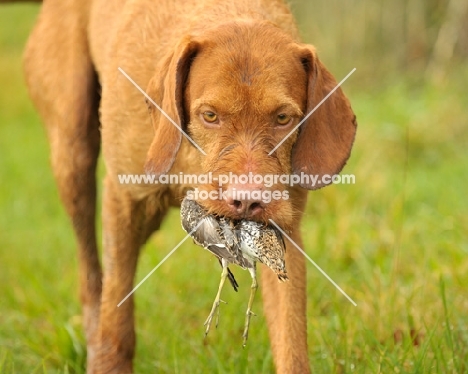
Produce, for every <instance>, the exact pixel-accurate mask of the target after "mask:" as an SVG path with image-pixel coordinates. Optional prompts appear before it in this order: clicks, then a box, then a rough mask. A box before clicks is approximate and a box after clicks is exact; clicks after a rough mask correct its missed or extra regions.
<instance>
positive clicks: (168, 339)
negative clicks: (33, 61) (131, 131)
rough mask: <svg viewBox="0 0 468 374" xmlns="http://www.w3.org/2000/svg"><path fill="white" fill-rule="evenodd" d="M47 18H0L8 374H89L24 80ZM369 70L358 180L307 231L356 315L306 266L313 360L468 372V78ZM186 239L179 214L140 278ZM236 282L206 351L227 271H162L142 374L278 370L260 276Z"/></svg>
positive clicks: (2, 329) (354, 164)
mask: <svg viewBox="0 0 468 374" xmlns="http://www.w3.org/2000/svg"><path fill="white" fill-rule="evenodd" d="M36 9H37V7H36V6H32V5H20V6H5V7H2V8H0V25H1V26H0V83H1V86H0V87H1V90H0V209H1V214H0V228H1V229H0V248H1V249H0V295H1V296H0V316H1V317H0V318H1V325H0V372H1V373H73V372H77V373H81V372H83V367H84V364H83V363H84V359H85V348H84V339H83V335H82V330H81V318H80V306H79V303H78V296H77V279H78V277H77V260H76V253H75V246H74V239H73V234H72V231H71V228H70V225H69V222H68V219H67V217H66V215H65V213H64V211H63V209H62V207H61V205H60V202H59V199H58V197H57V192H56V189H55V185H54V182H53V178H52V174H51V171H50V168H49V165H48V146H47V142H46V139H45V133H44V131H43V129H42V127H41V124H40V120H39V118H38V116H37V115H36V113H35V111H34V109H33V107H32V105H31V103H30V101H29V99H28V97H27V93H26V89H25V86H24V83H23V77H22V71H21V53H22V50H23V47H24V43H25V40H26V37H27V34H28V32H29V30H30V28H31V27H32V24H33V20H34V17H35V14H36ZM359 74H360V73H359V69H358V71H357V72H356V73H355V75H354V76H353V77H352V78H351V79H350V80H349V82H347V83H346V84H345V90H346V91H347V93H348V95H349V96H350V98H351V100H352V103H353V107H354V109H355V111H356V114H357V116H358V120H359V131H358V136H357V139H356V144H355V148H354V151H353V154H352V157H351V159H350V161H349V163H348V165H347V167H346V168H345V171H344V172H345V173H354V174H355V175H356V184H355V185H352V186H344V185H339V186H338V185H336V186H331V187H327V188H325V189H323V190H319V191H316V192H312V193H310V195H309V204H308V207H307V211H306V215H305V219H304V222H303V224H302V231H303V234H304V243H305V249H306V251H307V252H308V253H309V255H310V256H311V257H312V258H313V259H314V260H315V261H316V262H317V263H319V264H320V266H321V267H322V268H323V269H325V271H327V272H328V274H329V275H330V276H331V277H332V278H333V279H334V280H335V281H336V282H337V283H338V284H339V285H341V286H342V287H343V288H344V289H345V290H346V292H347V293H348V294H349V295H350V296H351V297H352V298H353V299H354V300H355V301H356V302H357V304H358V306H357V307H353V306H352V305H351V304H350V303H349V302H348V301H347V300H346V299H345V298H344V297H343V296H342V295H341V294H340V293H339V292H338V291H337V290H335V289H334V288H333V286H332V285H331V284H330V283H328V281H326V280H325V279H324V278H323V277H322V276H321V275H320V274H319V273H318V272H317V271H316V270H315V269H314V268H313V267H312V266H311V265H310V266H308V296H309V298H308V324H309V355H310V361H311V363H312V364H313V366H314V368H316V372H317V373H467V372H468V364H467V363H468V316H467V310H468V298H467V287H468V241H467V227H468V214H467V213H466V212H467V211H468V201H467V198H466V191H467V188H466V186H467V185H468V174H467V165H468V155H467V148H466V145H467V144H468V126H467V125H468V112H467V110H466V103H468V91H467V89H466V85H465V84H464V82H467V81H468V70H467V69H466V68H464V69H462V68H460V69H458V70H456V71H453V72H452V73H451V75H450V76H449V78H448V79H447V80H446V81H445V83H443V84H442V85H440V86H433V85H431V84H429V83H425V82H424V81H423V80H422V79H417V78H418V77H415V76H413V77H411V78H409V77H405V76H402V75H400V76H397V75H395V76H385V77H382V79H381V80H378V81H376V82H374V83H375V85H374V86H369V85H361V84H360V82H362V77H360V75H359ZM413 74H414V72H413ZM337 75H338V74H337ZM415 78H416V79H415ZM380 82H386V84H384V85H383V86H381V87H379V86H378V84H379V83H380ZM183 237H184V233H183V232H182V230H181V229H180V224H179V222H178V213H177V211H173V212H171V214H170V216H169V218H168V219H167V220H166V221H165V223H164V226H163V228H162V230H161V231H160V232H159V233H158V234H156V235H155V236H154V237H153V239H152V240H151V241H150V243H149V244H148V245H147V246H146V248H145V250H144V251H143V254H142V256H141V261H140V263H139V269H138V274H137V280H140V279H142V278H143V277H144V276H145V275H146V274H147V273H148V272H149V271H150V270H151V269H152V268H153V267H154V266H155V265H156V264H157V263H158V262H159V261H160V260H161V259H162V258H163V257H164V256H165V254H166V253H167V252H169V251H170V250H171V249H172V248H173V247H174V246H175V245H176V244H177V243H178V242H179V241H180V240H181V239H182V238H183ZM235 272H236V275H237V277H238V278H239V283H240V284H241V289H240V292H239V293H237V294H236V293H234V292H232V291H230V290H229V289H226V291H225V295H224V299H226V300H228V301H229V304H227V305H223V306H222V311H221V313H222V315H221V321H220V327H219V328H218V330H213V331H212V332H211V333H210V335H209V337H208V339H207V341H205V342H204V341H203V321H204V319H205V318H206V316H207V314H208V312H209V309H210V306H211V302H212V298H213V297H214V293H215V290H216V287H217V282H218V277H219V265H218V264H217V262H216V261H215V260H214V259H213V258H212V257H211V256H210V255H209V254H208V253H207V252H206V251H203V250H201V249H200V248H199V247H195V246H194V245H193V244H191V243H186V244H184V245H183V246H182V247H181V248H180V249H179V250H178V251H177V253H176V254H175V255H174V256H173V257H171V258H170V259H169V260H168V261H167V262H166V263H165V264H164V265H163V266H162V267H161V268H160V269H158V270H157V272H156V273H154V274H153V276H152V277H151V278H150V279H149V280H148V281H147V282H146V283H145V284H144V285H143V286H142V287H141V288H140V289H139V290H138V292H137V293H136V304H137V334H138V346H137V355H136V360H135V368H136V372H137V373H151V372H162V373H207V372H215V373H271V372H272V371H273V364H272V357H271V353H270V350H269V345H268V336H267V329H266V324H265V319H264V318H263V316H262V313H261V311H262V304H261V300H260V298H258V300H257V301H256V304H255V310H256V311H257V312H258V317H256V318H255V319H254V320H253V322H252V327H251V335H250V337H249V344H248V346H247V348H246V349H242V347H241V343H242V341H241V334H242V326H243V313H244V309H245V304H246V301H247V297H248V286H247V285H248V284H249V276H248V274H247V273H246V272H242V271H240V270H235ZM416 343H417V344H416Z"/></svg>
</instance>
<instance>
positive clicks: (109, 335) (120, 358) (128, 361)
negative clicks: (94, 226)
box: [87, 177, 146, 374]
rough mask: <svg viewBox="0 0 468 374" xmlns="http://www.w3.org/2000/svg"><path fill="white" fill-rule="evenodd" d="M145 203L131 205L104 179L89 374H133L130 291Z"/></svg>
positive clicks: (122, 192) (125, 194) (126, 196)
mask: <svg viewBox="0 0 468 374" xmlns="http://www.w3.org/2000/svg"><path fill="white" fill-rule="evenodd" d="M145 210H146V201H145V200H143V201H138V202H137V201H134V200H132V199H131V197H130V196H129V194H128V192H127V191H126V190H124V189H122V187H120V186H118V185H116V184H115V182H114V181H113V180H112V179H111V178H109V177H107V178H106V180H105V186H104V199H103V236H104V237H103V241H104V252H103V265H104V266H103V267H104V270H103V271H104V277H103V287H102V300H101V312H100V321H99V331H98V334H97V335H96V339H95V340H94V341H93V342H92V344H91V346H92V347H93V348H94V349H95V350H96V352H95V353H96V354H95V359H94V360H93V362H88V370H87V372H88V374H89V373H92V374H108V373H119V374H127V373H132V359H133V355H134V349H135V330H134V316H133V308H134V304H133V297H132V296H130V297H129V298H128V299H127V300H125V302H123V303H122V304H121V305H120V306H118V304H119V303H120V302H121V301H122V300H123V299H124V298H125V297H126V296H127V295H128V294H129V293H130V292H131V291H132V288H133V280H134V276H135V270H136V265H137V259H138V253H139V249H140V246H141V244H142V243H143V241H144V240H145V234H146V232H145V217H146V214H145Z"/></svg>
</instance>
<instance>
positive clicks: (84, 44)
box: [25, 0, 356, 374]
mask: <svg viewBox="0 0 468 374" xmlns="http://www.w3.org/2000/svg"><path fill="white" fill-rule="evenodd" d="M119 67H121V68H122V69H123V70H124V71H125V72H127V73H128V74H129V75H130V76H131V77H132V78H133V79H134V80H135V82H136V83H137V84H138V85H139V86H140V87H143V89H145V90H146V92H147V93H148V94H149V95H150V97H151V98H152V99H153V100H154V101H155V102H156V103H158V104H159V105H160V106H161V107H162V109H163V110H164V111H165V112H166V113H167V114H168V115H169V117H171V118H172V119H173V120H174V121H175V122H176V123H178V124H180V126H181V127H182V128H183V129H184V131H186V132H187V133H188V134H189V135H190V136H191V137H192V138H193V140H194V141H195V142H196V143H197V144H198V145H199V146H200V147H201V148H202V149H203V150H204V151H205V152H206V156H204V155H203V154H202V153H201V152H200V151H199V150H198V149H197V148H196V147H195V146H193V145H192V144H191V143H190V142H189V141H187V139H186V138H185V137H184V136H182V134H181V132H180V131H179V130H178V129H177V128H176V127H175V126H174V125H173V124H172V123H171V122H170V121H169V120H168V119H167V118H166V117H165V116H163V115H162V114H161V112H160V111H159V110H158V109H156V108H155V107H154V106H153V105H152V104H151V103H150V104H149V109H150V115H148V107H147V106H146V105H145V101H144V97H143V96H142V94H141V93H140V92H138V90H137V89H136V88H135V87H134V86H133V85H132V84H131V83H130V82H129V80H128V79H127V78H126V77H124V76H123V74H122V73H121V72H120V71H119V70H118V68H119ZM25 70H26V76H27V83H28V86H29V90H30V94H31V97H32V99H33V100H34V102H35V104H36V106H37V108H38V110H39V112H40V114H41V116H42V118H43V120H44V122H45V124H46V127H47V132H48V137H49V140H50V147H51V159H52V166H53V169H54V174H55V177H56V180H57V184H58V187H59V191H60V195H61V198H62V200H63V203H64V205H65V207H66V209H67V212H68V214H69V215H70V217H71V220H72V223H73V227H74V229H75V232H76V236H77V240H78V247H79V259H80V284H81V300H82V303H83V313H84V321H85V329H86V337H87V349H88V363H87V365H88V366H87V370H88V373H130V372H132V358H133V355H134V346H135V333H134V317H133V300H132V297H130V298H129V299H128V300H127V301H126V302H125V303H123V304H122V305H121V306H120V307H119V308H117V304H118V303H119V302H120V301H121V300H122V299H123V298H124V297H125V296H126V295H127V294H128V293H129V292H130V291H131V290H132V288H133V281H134V274H135V268H136V264H137V259H138V253H139V249H140V247H141V245H142V244H143V243H144V242H145V241H146V240H147V239H148V237H149V236H150V235H151V233H153V232H154V231H155V230H157V229H158V227H159V226H160V223H161V221H162V219H163V218H164V215H165V213H166V211H167V210H168V208H169V206H170V205H174V204H177V203H180V200H181V199H182V197H183V192H184V187H183V186H180V185H161V184H148V185H135V184H134V185H130V184H129V185H122V184H120V183H119V179H118V177H117V176H118V175H119V174H144V173H145V172H148V173H152V174H155V175H160V174H163V173H169V172H170V173H171V174H178V173H179V172H184V173H192V174H199V173H208V172H213V173H214V174H215V175H216V174H222V173H228V172H233V173H235V174H237V175H240V174H248V173H249V172H252V173H254V174H260V175H265V174H276V175H277V174H291V173H296V174H298V173H300V172H305V173H307V174H315V175H320V176H321V175H324V174H335V173H338V172H339V171H340V170H341V168H342V167H343V165H344V164H345V162H346V160H347V158H348V157H349V154H350V149H351V146H352V143H353V139H354V134H355V128H356V122H355V116H354V114H353V112H352V110H351V108H350V105H349V103H348V100H347V99H346V98H345V96H344V95H343V93H342V91H341V90H340V89H338V90H337V91H336V92H335V93H334V94H333V95H332V96H331V97H330V98H329V99H328V100H327V101H326V102H325V103H324V104H323V105H322V106H321V107H320V108H319V109H318V110H317V111H316V112H315V113H314V114H313V115H312V116H311V117H310V118H309V119H308V120H307V121H306V122H305V123H304V124H303V125H302V126H301V127H300V129H299V130H297V131H295V132H294V133H293V134H292V135H291V136H290V137H288V138H287V140H286V141H285V142H284V143H283V144H282V145H281V146H280V147H279V148H278V149H277V150H276V151H275V152H274V153H272V154H271V155H270V156H269V155H268V153H269V152H270V151H271V150H272V149H273V148H274V147H275V146H276V145H277V144H278V143H279V142H280V141H281V140H282V139H283V138H285V137H286V135H287V134H288V133H289V132H290V131H291V130H292V129H293V128H294V126H296V125H297V124H298V122H299V121H300V120H301V118H302V117H303V116H304V115H305V114H307V113H308V112H309V111H310V110H311V109H312V108H313V107H314V106H315V105H317V104H318V102H319V101H320V100H321V99H322V98H323V97H324V96H325V95H326V94H327V93H328V92H330V90H331V89H333V88H334V86H335V85H336V81H335V80H334V78H333V77H332V76H331V74H330V73H329V72H328V71H327V70H326V69H325V68H324V67H323V65H322V64H321V63H320V61H319V60H318V58H317V56H316V53H315V50H314V48H313V47H312V46H309V45H304V44H301V43H300V42H299V40H298V33H297V30H296V26H295V24H294V21H293V18H292V16H291V14H290V11H289V10H288V8H287V7H286V6H285V4H283V2H282V1H280V0H258V1H248V0H240V1H227V0H226V1H220V0H202V1H199V0H197V1H195V0H192V1H182V0H177V1H174V0H160V1H150V0H133V1H125V0H121V1H115V2H109V1H105V0H92V1H91V0H84V1H83V0H48V1H46V2H45V3H44V4H43V7H42V10H41V13H40V16H39V19H38V22H37V25H36V27H35V29H34V31H33V33H32V35H31V37H30V39H29V42H28V45H27V49H26V55H25ZM99 93H101V95H99ZM100 130H101V131H100ZM101 142H102V146H103V156H104V161H105V165H106V170H107V175H106V178H105V182H104V183H105V185H104V199H103V200H104V202H103V213H102V217H103V226H104V256H103V262H104V264H103V265H104V271H102V270H101V266H100V263H99V259H98V251H97V244H96V232H95V225H94V219H95V210H96V178H95V172H96V162H97V158H98V155H99V152H100V144H101ZM198 187H200V188H201V187H203V188H205V189H208V190H218V187H219V186H218V183H212V184H208V185H205V186H198ZM236 187H239V186H237V185H236V184H235V183H231V184H229V185H225V186H223V188H224V190H225V191H227V192H228V194H227V196H228V197H227V198H226V199H218V200H213V201H211V200H209V201H205V202H203V204H204V205H205V207H206V208H207V209H209V210H210V211H211V212H214V213H217V214H220V215H226V216H228V217H230V218H249V219H254V220H259V221H267V220H268V219H273V220H274V221H275V222H276V223H277V224H279V225H280V226H281V227H282V228H283V229H285V230H287V231H289V232H291V236H292V238H293V239H294V240H295V241H296V243H298V244H299V245H301V238H300V234H299V224H298V223H299V221H300V218H301V215H302V212H303V210H304V206H305V203H306V195H307V190H306V189H313V188H316V186H313V185H312V184H311V183H306V182H305V183H302V185H301V186H294V187H287V186H284V185H282V184H279V183H277V184H275V185H274V186H272V187H269V188H268V189H270V190H280V191H288V193H289V197H290V198H289V200H273V201H272V202H271V203H269V204H266V203H264V202H262V201H257V200H252V199H240V200H239V199H235V198H233V195H232V194H231V192H232V191H233V190H234V188H236ZM243 189H247V190H249V191H254V190H262V191H264V190H267V188H266V187H265V186H261V185H258V184H248V185H246V186H243ZM286 263H287V266H288V275H289V278H290V281H289V282H288V283H286V284H280V283H278V281H277V279H276V277H275V275H274V274H273V273H272V272H269V271H266V272H264V274H263V284H262V291H263V300H264V310H265V312H266V318H267V321H268V326H269V332H270V338H271V345H272V350H273V355H274V362H275V365H276V368H277V371H278V372H280V373H301V374H302V373H307V372H309V362H308V354H307V339H306V283H305V279H306V273H305V272H306V269H305V260H304V257H303V256H302V255H301V254H300V253H299V252H298V251H297V250H296V249H295V248H294V247H293V246H291V245H290V243H287V252H286Z"/></svg>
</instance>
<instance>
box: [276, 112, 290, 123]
mask: <svg viewBox="0 0 468 374" xmlns="http://www.w3.org/2000/svg"><path fill="white" fill-rule="evenodd" d="M289 122H291V116H288V115H287V114H284V113H283V114H278V117H276V123H277V124H278V125H281V126H285V125H287V124H289Z"/></svg>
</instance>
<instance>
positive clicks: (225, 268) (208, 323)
mask: <svg viewBox="0 0 468 374" xmlns="http://www.w3.org/2000/svg"><path fill="white" fill-rule="evenodd" d="M221 265H222V266H223V271H222V272H221V282H220V283H219V288H218V293H217V294H216V297H215V300H214V302H213V307H212V308H211V312H210V315H209V316H208V318H207V319H206V321H205V323H204V326H206V330H205V336H206V335H208V331H210V326H211V321H212V320H213V317H214V315H215V313H216V311H218V317H217V318H216V326H218V320H219V303H220V302H221V301H222V300H221V291H222V290H223V287H224V282H225V281H226V278H227V276H228V262H227V261H226V260H224V259H222V260H221Z"/></svg>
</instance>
